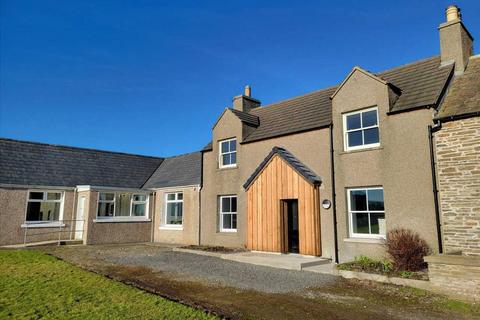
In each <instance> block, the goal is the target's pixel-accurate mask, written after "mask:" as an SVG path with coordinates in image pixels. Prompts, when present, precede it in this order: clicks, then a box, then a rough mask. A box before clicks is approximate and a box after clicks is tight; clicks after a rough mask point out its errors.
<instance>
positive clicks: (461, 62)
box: [438, 5, 473, 74]
mask: <svg viewBox="0 0 480 320" xmlns="http://www.w3.org/2000/svg"><path fill="white" fill-rule="evenodd" d="M445 15H446V18H447V21H446V22H444V23H442V24H441V25H440V26H439V27H438V30H439V31H440V57H441V62H442V64H443V65H445V64H449V63H452V62H455V73H456V74H462V73H463V72H464V71H465V68H466V67H467V63H468V59H469V58H470V56H472V55H473V37H472V35H471V34H470V32H468V30H467V28H465V26H464V25H463V22H462V15H461V14H460V8H459V7H457V6H455V5H451V6H448V8H447V9H446V10H445Z"/></svg>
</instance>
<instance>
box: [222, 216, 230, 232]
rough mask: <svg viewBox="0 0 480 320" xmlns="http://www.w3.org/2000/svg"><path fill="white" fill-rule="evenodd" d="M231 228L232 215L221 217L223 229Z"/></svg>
mask: <svg viewBox="0 0 480 320" xmlns="http://www.w3.org/2000/svg"><path fill="white" fill-rule="evenodd" d="M231 228H232V215H231V214H224V215H223V229H231Z"/></svg>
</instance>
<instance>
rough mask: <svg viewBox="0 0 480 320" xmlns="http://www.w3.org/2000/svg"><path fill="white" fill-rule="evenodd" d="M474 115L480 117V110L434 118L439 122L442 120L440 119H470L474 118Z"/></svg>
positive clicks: (446, 120)
mask: <svg viewBox="0 0 480 320" xmlns="http://www.w3.org/2000/svg"><path fill="white" fill-rule="evenodd" d="M474 117H480V111H475V112H470V113H464V114H459V115H452V116H446V117H441V118H436V119H434V121H435V120H436V121H438V122H440V121H441V122H450V121H455V120H462V119H468V118H474Z"/></svg>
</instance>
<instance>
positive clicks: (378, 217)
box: [370, 212, 385, 235]
mask: <svg viewBox="0 0 480 320" xmlns="http://www.w3.org/2000/svg"><path fill="white" fill-rule="evenodd" d="M370 224H371V230H372V234H383V235H385V213H383V212H382V213H370Z"/></svg>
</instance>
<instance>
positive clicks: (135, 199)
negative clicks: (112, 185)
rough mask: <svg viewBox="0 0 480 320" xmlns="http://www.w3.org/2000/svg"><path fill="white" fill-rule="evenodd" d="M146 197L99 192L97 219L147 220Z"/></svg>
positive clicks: (143, 195) (125, 193) (145, 195)
mask: <svg viewBox="0 0 480 320" xmlns="http://www.w3.org/2000/svg"><path fill="white" fill-rule="evenodd" d="M147 215H148V195H147V194H136V193H128V192H99V194H98V211H97V218H99V219H107V218H112V219H114V218H118V219H132V218H147Z"/></svg>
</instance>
